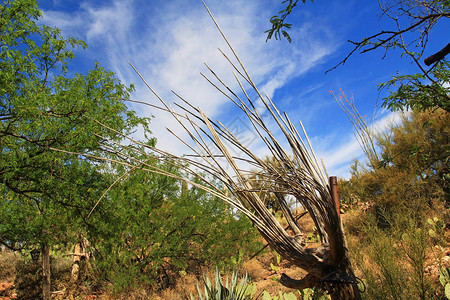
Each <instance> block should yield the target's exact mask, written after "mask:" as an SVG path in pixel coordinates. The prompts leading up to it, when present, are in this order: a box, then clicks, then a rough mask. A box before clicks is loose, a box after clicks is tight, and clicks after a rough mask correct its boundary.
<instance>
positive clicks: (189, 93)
mask: <svg viewBox="0 0 450 300" xmlns="http://www.w3.org/2000/svg"><path fill="white" fill-rule="evenodd" d="M157 2H158V9H157V11H152V10H149V13H148V15H147V17H144V16H145V14H143V13H142V9H144V8H143V7H146V6H145V1H142V0H140V1H138V0H135V1H132V0H129V1H117V0H116V1H111V2H109V4H105V5H102V6H98V5H96V6H93V5H91V4H89V2H87V1H85V2H83V3H82V4H81V5H80V10H79V11H76V12H72V13H71V14H67V13H61V12H56V11H46V12H45V22H51V23H52V24H53V25H54V26H58V27H60V28H61V29H62V30H63V31H65V32H67V33H68V34H72V35H73V34H74V33H75V34H77V35H78V36H79V35H80V34H81V35H82V36H81V38H84V39H86V40H87V42H88V44H89V45H90V48H91V50H90V51H93V52H92V53H93V54H95V52H96V51H99V52H100V53H101V57H102V58H103V59H105V58H106V59H107V61H108V65H109V67H110V68H111V69H112V70H113V71H115V72H116V73H117V74H118V76H119V77H120V78H121V80H122V81H124V82H126V83H131V82H135V83H136V92H135V93H134V94H133V98H134V99H139V100H144V101H149V102H152V103H155V101H156V100H155V97H153V96H152V95H151V94H150V92H149V91H148V89H147V88H146V87H145V86H144V84H142V83H141V82H140V80H139V78H138V76H137V75H136V74H135V73H134V72H133V71H132V69H131V68H130V67H129V65H128V62H132V63H133V64H134V65H135V66H136V67H137V68H138V69H139V71H140V72H141V74H142V75H143V77H144V78H145V79H146V80H147V81H148V82H149V84H150V85H151V86H152V87H153V88H155V90H156V91H157V92H158V93H159V95H160V96H161V97H163V98H164V99H165V100H167V101H168V102H172V101H173V100H175V97H174V96H173V95H172V94H171V92H170V91H171V90H175V91H177V93H179V94H180V95H181V96H183V97H184V98H185V99H187V100H188V101H189V102H190V103H191V104H192V105H194V106H199V107H201V108H202V110H204V111H205V112H206V114H207V115H209V116H210V117H211V118H213V119H216V118H218V119H220V120H221V121H223V122H224V124H227V122H228V121H231V120H224V119H223V118H224V117H225V115H224V114H223V112H224V111H229V110H230V107H229V106H227V105H228V100H227V99H226V98H225V97H224V96H223V95H221V94H220V93H219V92H218V91H217V90H216V89H215V88H213V87H212V86H210V85H209V84H208V83H207V82H206V81H205V80H204V79H203V78H202V77H201V76H200V75H199V74H200V72H204V73H208V71H207V70H206V67H205V66H204V65H203V63H204V62H207V63H208V65H210V66H211V68H212V69H213V70H214V71H215V72H217V74H218V75H219V76H220V77H221V78H222V79H223V80H224V81H225V82H227V84H228V85H229V87H230V88H232V89H234V90H239V87H238V84H237V83H236V82H235V80H234V77H233V73H232V69H231V67H230V65H229V63H228V62H227V61H226V60H225V59H224V57H223V56H222V55H221V54H220V52H219V51H218V50H217V48H220V49H222V50H224V51H225V52H226V53H227V55H230V56H231V53H230V51H229V50H228V49H227V46H226V44H225V42H224V41H223V39H222V37H221V36H220V34H219V32H218V30H217V29H216V28H215V25H214V24H213V22H212V21H211V19H210V17H209V15H208V14H207V12H206V10H205V9H204V8H203V6H202V5H201V4H200V2H196V1H191V2H189V3H190V5H188V4H187V2H183V1H170V2H167V1H157ZM273 4H274V3H273V2H265V1H245V2H243V1H237V0H232V1H226V2H224V1H219V0H212V1H208V5H209V7H210V9H211V10H212V12H213V14H214V15H215V17H216V20H217V22H218V23H219V24H220V26H221V28H222V29H223V31H224V33H225V34H226V35H227V37H228V38H229V41H230V43H231V44H232V46H233V47H234V49H235V50H236V52H237V53H238V55H239V56H240V58H241V59H242V61H243V62H244V64H245V66H246V68H247V70H248V71H249V73H250V75H251V76H252V78H253V80H254V81H255V82H256V83H257V84H258V85H259V86H260V89H261V91H262V92H263V93H265V94H267V95H268V96H269V97H271V98H273V96H274V95H275V92H276V91H277V90H278V89H280V88H282V87H284V86H285V85H286V84H287V83H289V82H290V81H291V80H293V79H294V78H296V77H298V76H302V75H304V74H306V73H307V72H308V71H309V70H311V69H313V68H314V67H315V66H317V65H319V64H321V63H323V61H324V60H325V58H326V57H327V56H329V55H330V54H332V53H333V52H334V51H335V50H336V47H337V46H336V45H337V43H334V42H333V33H332V32H331V31H330V29H329V28H327V27H324V26H321V24H319V23H316V24H313V23H308V22H304V23H303V24H298V25H297V26H296V28H295V29H293V30H292V31H291V35H292V36H293V37H294V39H293V43H292V44H287V43H286V42H285V41H284V42H277V43H265V38H266V35H265V33H264V30H265V29H267V26H268V25H267V24H268V22H267V20H268V19H269V18H270V15H271V14H272V13H273V11H276V8H275V7H271V5H273ZM149 9H150V8H149ZM287 101H288V100H287ZM274 102H275V103H277V102H278V100H277V99H274ZM283 104H284V105H286V107H284V108H283V107H282V108H281V110H285V109H289V106H290V103H287V102H286V101H284V102H283ZM294 105H296V104H294ZM133 108H134V109H135V110H137V111H138V112H139V113H140V114H141V115H145V116H149V115H155V119H154V121H153V123H152V126H151V128H152V131H153V132H154V134H155V136H156V137H157V138H158V145H159V146H160V147H162V148H163V149H165V150H171V151H173V152H175V153H177V154H181V152H182V151H184V150H185V148H184V147H181V146H180V143H179V142H177V141H176V140H175V139H174V138H171V137H170V134H168V133H167V131H166V129H165V127H170V128H173V127H175V129H174V130H175V131H177V133H178V132H180V128H179V127H176V125H175V124H174V121H173V119H172V118H171V117H170V116H169V115H168V114H164V113H161V112H158V111H155V110H154V109H149V108H147V107H145V106H133ZM233 117H234V116H233ZM294 119H295V117H294ZM180 136H181V137H186V135H184V134H183V133H182V134H180ZM180 151H181V152H180ZM256 151H258V153H259V152H261V154H262V155H263V154H264V151H263V150H262V149H261V150H260V149H256Z"/></svg>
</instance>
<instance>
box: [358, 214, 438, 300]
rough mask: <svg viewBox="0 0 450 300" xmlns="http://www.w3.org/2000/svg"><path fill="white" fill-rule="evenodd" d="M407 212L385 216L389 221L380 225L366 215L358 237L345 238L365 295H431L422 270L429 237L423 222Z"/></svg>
mask: <svg viewBox="0 0 450 300" xmlns="http://www.w3.org/2000/svg"><path fill="white" fill-rule="evenodd" d="M409 217H410V216H409V215H408V216H396V219H394V220H392V219H391V218H387V217H386V219H387V220H388V221H389V223H390V224H391V225H392V226H391V227H390V228H389V229H381V228H380V227H379V226H378V224H377V220H376V217H375V216H373V215H369V216H367V217H366V219H365V221H364V223H362V224H361V236H360V238H359V239H349V244H350V248H351V252H352V253H353V255H354V261H355V262H356V265H357V267H358V269H359V270H360V271H361V272H362V275H363V278H364V283H365V285H366V287H367V290H366V295H367V297H368V298H369V299H434V298H433V297H436V293H435V289H436V287H435V286H434V285H433V282H432V280H431V278H430V277H428V276H426V274H425V266H426V262H427V259H428V258H429V253H430V252H431V251H433V245H434V243H433V240H432V238H431V237H430V235H429V233H428V228H427V227H426V225H424V224H427V223H426V222H423V223H419V224H417V223H415V222H413V220H414V218H409ZM424 226H425V227H424Z"/></svg>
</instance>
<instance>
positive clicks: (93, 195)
mask: <svg viewBox="0 0 450 300" xmlns="http://www.w3.org/2000/svg"><path fill="white" fill-rule="evenodd" d="M0 16H1V18H0V37H1V40H0V49H1V52H0V121H1V123H0V147H1V154H0V155H1V157H0V193H1V199H0V220H1V221H0V242H1V243H2V244H4V245H6V246H8V247H10V248H13V249H23V248H34V247H36V246H39V247H40V248H41V250H42V263H43V272H44V280H45V281H46V283H45V284H44V288H43V297H44V298H45V299H50V274H49V270H50V267H49V251H50V247H51V246H52V245H55V244H60V243H65V242H67V241H69V240H70V239H74V238H76V234H74V233H76V232H77V231H81V230H82V228H85V227H86V226H87V223H88V222H87V219H86V216H87V214H88V213H89V211H90V209H91V208H92V206H93V205H94V202H95V200H96V199H98V198H99V191H100V190H101V189H102V187H103V188H104V186H105V184H107V182H106V181H105V180H104V179H103V178H104V177H103V176H102V170H101V169H102V168H103V167H101V166H100V165H98V164H96V163H95V161H93V160H92V159H89V156H83V155H79V156H73V155H71V154H68V153H63V152H56V151H53V150H52V149H53V148H58V149H61V150H64V151H68V152H77V153H82V154H98V153H103V154H98V155H103V156H105V155H107V151H105V150H107V149H106V148H105V146H103V148H102V147H100V146H99V145H100V144H99V143H100V142H102V143H103V145H108V144H109V145H110V146H111V147H115V146H114V143H113V141H118V140H121V139H122V136H121V135H120V134H118V133H117V132H113V131H109V130H106V129H105V128H104V127H103V126H101V125H100V124H98V123H97V122H96V121H94V120H93V119H101V120H102V122H103V123H104V124H105V125H107V126H109V127H110V128H113V129H115V130H117V131H118V132H123V133H125V134H130V133H131V130H132V129H133V128H134V127H135V126H137V125H139V124H142V125H143V126H144V127H145V128H146V129H147V124H148V120H146V119H140V118H138V117H137V116H136V115H135V114H134V112H131V111H129V110H128V109H127V107H126V105H125V104H124V102H123V100H122V99H124V98H126V97H127V96H128V95H129V93H130V92H131V90H132V88H131V87H126V86H124V85H122V84H121V83H120V82H119V80H118V79H117V78H116V77H115V75H114V74H113V73H112V72H108V71H106V70H105V69H103V68H102V67H100V66H99V65H95V67H94V68H93V69H92V70H90V71H89V72H87V74H86V75H82V74H75V75H73V76H69V73H68V71H69V63H70V61H71V59H73V57H74V54H73V49H74V48H76V47H81V48H85V47H86V44H85V43H84V42H83V41H80V40H76V39H74V38H67V39H65V38H63V37H62V35H61V32H60V30H58V29H57V28H50V27H48V26H45V25H43V26H38V25H37V24H36V21H37V20H38V18H39V17H40V16H41V11H40V10H39V8H38V6H37V3H36V1H32V0H17V1H6V2H5V1H4V2H3V3H2V4H1V6H0Z"/></svg>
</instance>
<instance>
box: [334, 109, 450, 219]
mask: <svg viewBox="0 0 450 300" xmlns="http://www.w3.org/2000/svg"><path fill="white" fill-rule="evenodd" d="M449 121H450V120H449V114H448V113H446V112H445V111H443V110H436V111H434V112H430V111H428V112H417V111H414V112H412V113H411V114H410V115H409V116H408V115H404V116H403V118H402V121H401V123H399V124H397V125H395V124H394V125H392V126H391V128H390V130H389V131H387V132H386V133H384V134H381V135H379V136H378V138H377V140H378V147H379V148H378V149H379V154H378V155H377V157H378V160H374V161H372V163H371V165H370V166H368V167H364V166H361V165H360V164H358V163H356V164H355V165H354V166H353V168H352V171H351V175H352V177H351V178H350V180H349V182H348V183H347V184H346V185H348V186H346V185H344V188H345V189H347V190H348V191H345V189H344V191H345V193H343V194H342V196H345V197H352V198H353V199H355V200H357V201H361V202H368V203H370V205H371V206H373V207H374V209H375V210H377V211H378V214H379V216H380V218H383V214H390V213H391V212H394V211H399V210H403V211H409V210H414V211H422V212H424V213H425V212H426V211H427V208H429V207H432V206H433V203H436V202H439V203H442V204H444V205H446V206H447V207H448V205H449V204H448V198H449V180H448V175H447V174H449V168H448V163H447V162H448V157H449V149H448V147H447V146H446V145H448V143H449V142H448V137H449V135H448V132H449V131H450V128H449V125H448V124H449ZM345 201H352V200H345Z"/></svg>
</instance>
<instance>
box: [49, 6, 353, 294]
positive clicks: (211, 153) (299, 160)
mask: <svg viewBox="0 0 450 300" xmlns="http://www.w3.org/2000/svg"><path fill="white" fill-rule="evenodd" d="M205 7H206V4H205ZM206 9H207V11H208V13H209V14H210V16H211V18H212V20H213V22H214V23H215V25H216V27H217V28H218V30H219V32H220V34H221V35H222V37H223V38H224V40H225V41H226V43H227V45H228V47H229V49H230V51H231V52H232V54H233V56H234V58H235V59H236V60H237V62H238V64H233V62H232V61H231V60H230V59H229V57H228V56H227V55H226V54H225V53H224V52H223V51H221V50H220V52H221V53H222V54H223V55H224V57H225V59H226V60H227V61H228V62H229V63H230V65H231V67H232V68H233V69H234V71H233V73H234V77H235V80H236V82H237V84H238V85H239V89H240V91H239V92H234V91H232V89H231V88H229V86H227V84H226V83H225V82H224V81H223V80H221V79H220V78H219V76H217V74H216V73H215V72H214V71H213V70H212V69H211V68H210V67H209V66H208V65H206V67H207V69H208V70H209V72H210V73H211V74H212V76H213V78H214V80H213V79H210V78H208V77H207V76H206V75H204V74H201V76H203V77H204V78H205V79H206V80H207V81H208V82H209V83H210V84H211V85H213V86H214V87H215V88H216V89H217V90H218V91H219V92H220V93H222V94H223V95H224V96H225V97H227V98H228V99H229V100H230V101H231V102H232V103H234V104H235V105H236V107H238V108H239V109H240V111H241V112H242V113H243V115H244V116H245V117H246V119H247V121H248V122H249V124H251V126H252V128H253V129H254V131H255V132H256V133H257V136H258V137H259V138H260V142H262V143H263V144H264V145H265V146H266V148H267V151H268V153H269V154H270V155H271V156H273V158H274V159H273V160H263V159H261V158H260V157H258V156H257V154H255V153H254V152H252V151H251V150H250V149H249V147H248V145H245V144H244V143H243V142H242V141H240V140H239V138H238V137H237V136H236V135H235V134H234V133H233V132H232V131H231V130H229V129H228V128H227V127H226V126H225V125H224V124H223V123H221V122H220V121H213V120H211V119H210V118H209V117H208V116H207V115H206V114H205V113H204V112H203V111H202V110H201V108H197V107H194V106H193V105H191V104H190V103H189V102H188V101H187V100H185V99H183V98H182V97H181V96H179V95H178V94H177V93H175V92H174V94H175V95H176V96H177V97H178V99H180V101H181V103H178V104H174V106H175V108H177V109H180V110H181V112H177V111H175V108H174V107H172V106H171V105H169V104H168V103H166V102H165V101H164V100H163V99H162V98H161V97H160V96H159V95H158V94H157V93H156V91H155V90H154V89H153V88H152V87H151V86H150V85H149V84H148V83H147V82H146V81H145V79H144V78H143V76H142V75H141V74H140V73H139V71H138V70H137V69H136V68H135V67H134V66H133V65H131V66H132V68H133V69H134V70H135V71H136V73H137V74H138V76H139V77H140V78H141V79H142V80H143V82H144V83H145V85H146V86H147V87H148V88H149V90H150V91H151V93H152V94H153V95H154V96H155V97H156V98H157V99H158V101H159V102H160V105H155V104H147V103H146V105H149V106H151V107H154V108H157V109H159V110H162V111H165V112H168V113H170V114H171V115H172V116H173V118H174V120H175V121H176V122H177V123H178V124H180V126H181V128H183V130H184V131H185V133H186V134H187V138H183V137H182V136H181V135H180V134H176V133H174V132H173V131H171V130H170V129H169V132H170V133H171V134H173V135H174V136H175V137H176V138H177V139H179V140H180V141H181V142H182V143H183V144H184V145H186V146H187V147H188V149H189V150H190V151H192V152H193V154H192V155H185V156H178V155H174V154H171V153H170V152H167V151H164V150H161V149H159V148H156V147H152V146H149V145H146V144H143V143H139V142H138V141H136V140H134V139H132V138H130V137H127V136H124V135H122V136H123V137H124V139H127V140H128V141H129V142H130V143H132V144H135V145H136V146H139V147H140V148H141V149H142V148H145V149H146V150H145V151H140V150H136V148H137V147H127V146H123V145H120V147H119V148H121V149H125V148H124V147H127V148H126V149H127V150H128V151H129V150H133V149H134V150H135V151H137V153H139V156H140V157H142V156H143V155H148V159H149V160H150V159H151V160H158V161H161V162H164V163H168V164H171V165H172V166H175V167H177V168H178V169H179V170H181V171H183V172H185V173H186V176H187V178H186V177H184V176H182V175H179V173H177V174H172V173H170V172H168V171H166V170H164V169H162V167H160V165H159V164H151V163H149V162H148V161H147V159H146V160H138V159H136V158H134V157H132V156H131V155H127V154H125V153H123V152H119V151H118V150H116V151H117V153H116V154H117V157H118V158H117V159H115V160H112V159H105V158H102V157H95V159H98V160H101V159H103V160H106V161H109V162H112V163H120V164H122V165H124V166H126V167H127V168H129V169H130V170H132V169H134V168H136V167H137V166H139V169H140V170H145V171H148V172H153V173H156V174H161V175H164V176H170V177H173V178H176V179H179V180H184V181H186V182H187V183H189V184H191V185H192V186H195V187H198V188H200V189H203V190H204V191H206V192H208V193H210V194H211V195H213V196H215V197H217V198H219V199H221V200H222V201H224V202H226V203H228V204H229V205H231V206H233V207H234V208H236V209H238V210H239V211H241V212H242V214H244V215H245V216H247V217H248V218H249V219H250V220H251V221H252V222H253V223H254V225H255V227H256V228H257V229H258V230H259V232H260V233H261V235H262V236H263V237H264V238H265V240H266V241H267V242H268V244H270V245H271V246H272V248H273V249H275V250H276V251H277V252H278V253H279V254H280V255H281V256H282V257H284V258H285V259H287V260H289V261H291V262H292V263H293V264H295V265H297V266H299V267H300V268H302V269H304V270H305V271H307V272H308V275H307V276H306V277H305V278H304V279H302V280H294V279H291V278H289V277H288V276H286V275H284V274H283V276H282V278H281V283H282V284H284V285H286V286H288V287H291V288H296V289H303V288H308V287H315V286H317V287H321V288H323V289H325V290H327V291H328V292H329V293H330V295H331V296H332V299H360V297H359V292H358V289H357V286H356V284H354V282H352V283H348V282H347V283H343V282H341V283H339V282H338V283H336V282H334V283H333V284H331V283H329V282H328V281H327V280H328V279H326V280H325V279H324V278H330V274H334V273H333V272H344V273H345V274H348V275H349V276H350V277H351V278H354V274H353V270H352V267H351V263H350V260H349V255H348V250H347V245H346V241H345V236H344V231H343V228H342V224H341V220H340V218H339V216H338V213H337V211H336V208H335V204H334V200H333V198H332V196H331V193H330V186H329V183H328V180H327V176H326V175H325V174H326V172H324V169H322V166H321V164H320V163H319V161H318V159H317V157H316V155H315V154H314V151H313V148H312V145H311V142H310V140H309V138H308V136H307V134H306V131H305V129H304V128H303V125H302V124H301V122H300V126H301V128H302V130H301V132H302V133H303V134H302V135H301V134H300V133H299V132H298V131H297V129H296V128H295V126H294V125H293V123H292V122H291V121H290V119H289V118H288V116H287V114H285V113H281V112H280V111H279V110H278V108H277V107H276V106H275V104H274V102H273V101H272V100H271V99H270V98H269V97H268V96H263V95H262V93H261V92H260V91H259V90H258V88H257V87H256V85H255V84H254V82H253V81H252V79H251V77H250V75H249V73H248V72H247V70H246V69H245V67H244V65H243V63H242V61H241V60H240V59H239V57H238V56H237V54H236V52H235V51H234V49H233V48H232V46H231V44H230V43H229V42H228V40H227V38H226V36H225V34H224V33H223V32H222V30H221V29H220V27H219V25H218V24H217V22H216V20H215V19H214V17H213V15H212V13H211V12H210V10H209V9H208V8H207V7H206ZM242 80H243V81H242ZM215 82H216V83H215ZM242 82H246V83H247V84H248V85H249V87H250V88H249V89H250V90H251V91H252V92H253V93H255V94H256V95H257V98H256V100H252V99H251V97H250V96H249V95H250V93H249V91H248V90H246V88H245V86H244V85H243V84H242ZM239 94H240V95H242V99H241V98H240V96H239ZM256 101H258V102H261V103H262V104H263V107H264V108H265V113H267V114H268V116H269V117H270V124H269V121H267V120H266V119H263V117H262V116H261V115H262V114H261V113H260V112H259V111H258V110H259V109H260V107H259V106H258V105H255V104H256ZM134 102H136V103H140V101H134ZM265 117H266V116H265ZM97 122H98V123H99V124H101V122H99V121H97ZM101 125H102V126H103V127H105V128H107V129H109V130H112V129H111V128H108V127H107V126H105V125H104V124H101ZM269 125H275V126H274V127H273V128H272V129H270V128H269ZM116 133H117V134H121V133H119V132H116ZM189 140H190V142H189ZM102 146H103V147H104V149H105V150H107V151H109V152H113V151H115V150H114V148H113V147H109V146H108V145H102ZM288 149H289V150H290V152H288V151H287V150H288ZM55 150H57V149H55ZM233 150H238V151H239V152H238V153H243V154H242V155H241V157H236V156H233V155H232V154H231V153H232V151H233ZM59 151H62V150H59ZM217 152H218V154H216V153H217ZM149 153H151V154H149ZM194 157H195V158H196V159H194ZM230 168H231V170H232V171H231V172H230V171H228V170H229V169H230ZM252 176H258V178H260V180H253V179H252ZM192 177H194V178H197V179H198V180H200V183H199V182H197V181H196V180H190V179H188V178H192ZM217 182H219V183H220V184H222V185H223V186H217ZM260 182H262V184H259V183H260ZM223 187H226V189H225V190H224V189H223ZM261 194H263V195H264V197H268V195H271V196H273V199H275V201H277V202H278V205H279V206H280V207H281V209H282V212H283V215H284V216H285V217H286V219H287V221H288V224H289V226H288V228H290V229H291V230H288V229H285V228H283V226H282V225H281V224H280V223H279V222H278V221H277V219H276V218H275V217H274V216H273V215H272V213H271V212H270V211H269V209H268V208H267V207H266V204H265V202H264V197H263V198H262V196H260V195H261ZM286 196H290V197H291V198H294V199H295V201H298V202H299V203H300V204H301V205H302V207H303V208H304V209H305V210H307V212H308V213H309V215H310V216H311V218H312V219H313V221H314V223H315V224H316V227H317V230H318V232H319V235H320V236H321V240H322V245H321V246H320V247H317V248H306V247H305V244H304V240H303V238H302V234H303V232H302V231H301V229H300V226H299V224H298V223H297V221H298V218H297V217H296V216H295V214H294V213H293V212H292V211H291V210H290V207H289V205H288V203H287V201H286Z"/></svg>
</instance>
